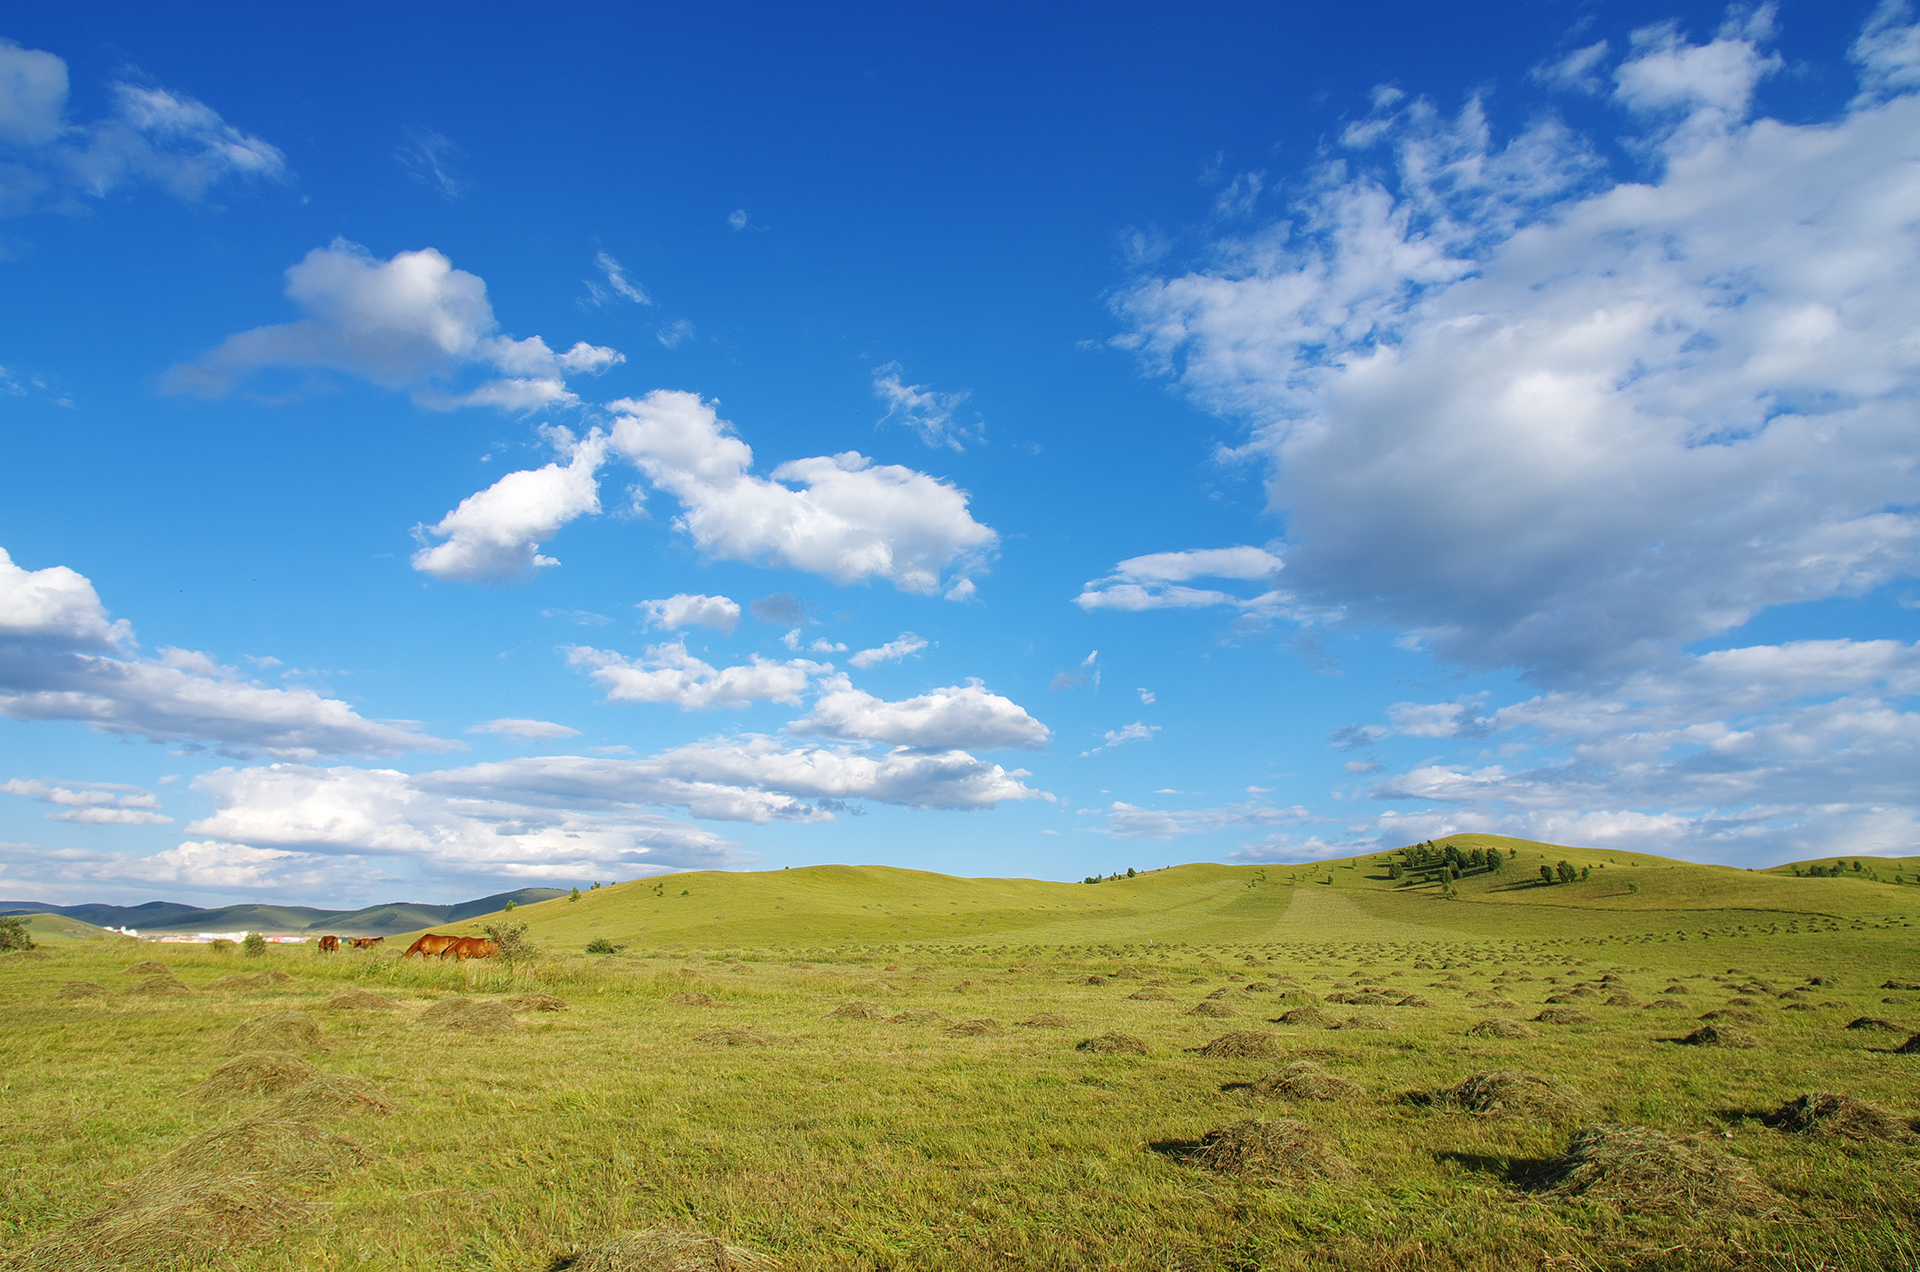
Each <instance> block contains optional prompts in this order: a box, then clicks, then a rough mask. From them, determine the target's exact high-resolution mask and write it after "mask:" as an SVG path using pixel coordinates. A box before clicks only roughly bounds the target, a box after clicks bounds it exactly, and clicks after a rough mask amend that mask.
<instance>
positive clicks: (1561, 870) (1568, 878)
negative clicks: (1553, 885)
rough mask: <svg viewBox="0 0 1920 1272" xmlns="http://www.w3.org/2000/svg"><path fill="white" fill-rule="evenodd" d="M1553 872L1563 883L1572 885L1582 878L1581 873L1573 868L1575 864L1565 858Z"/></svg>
mask: <svg viewBox="0 0 1920 1272" xmlns="http://www.w3.org/2000/svg"><path fill="white" fill-rule="evenodd" d="M1553 872H1554V873H1555V874H1557V875H1559V876H1560V882H1562V883H1572V882H1573V881H1574V880H1575V879H1577V878H1579V877H1580V872H1579V871H1578V870H1575V869H1574V868H1573V863H1572V862H1571V861H1567V860H1565V859H1564V858H1563V859H1562V860H1561V862H1560V864H1559V865H1557V866H1555V867H1554V868H1553Z"/></svg>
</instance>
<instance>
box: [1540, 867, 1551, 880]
mask: <svg viewBox="0 0 1920 1272" xmlns="http://www.w3.org/2000/svg"><path fill="white" fill-rule="evenodd" d="M1540 877H1541V879H1543V880H1545V881H1546V882H1548V883H1552V882H1553V867H1552V866H1541V867H1540Z"/></svg>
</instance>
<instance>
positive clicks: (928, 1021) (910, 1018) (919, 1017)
mask: <svg viewBox="0 0 1920 1272" xmlns="http://www.w3.org/2000/svg"><path fill="white" fill-rule="evenodd" d="M888 1023H890V1024H895V1025H950V1024H952V1023H953V1017H952V1016H949V1015H947V1014H945V1013H944V1012H938V1011H928V1010H925V1009H922V1010H919V1011H903V1012H901V1013H900V1014H899V1015H898V1016H895V1017H893V1018H892V1020H891V1021H889V1022H888Z"/></svg>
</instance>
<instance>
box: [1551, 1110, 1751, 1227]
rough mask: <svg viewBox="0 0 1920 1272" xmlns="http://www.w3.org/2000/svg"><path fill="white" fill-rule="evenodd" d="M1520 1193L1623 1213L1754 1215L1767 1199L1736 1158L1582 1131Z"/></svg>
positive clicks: (1640, 1129) (1694, 1146)
mask: <svg viewBox="0 0 1920 1272" xmlns="http://www.w3.org/2000/svg"><path fill="white" fill-rule="evenodd" d="M1522 1182H1523V1185H1524V1186H1526V1187H1528V1188H1531V1189H1533V1190H1534V1191H1538V1192H1544V1193H1548V1194H1550V1195H1553V1196H1557V1197H1562V1198H1571V1197H1589V1198H1592V1199H1594V1200H1599V1201H1611V1202H1614V1203H1616V1204H1617V1205H1619V1206H1620V1208H1621V1209H1622V1210H1624V1211H1627V1212H1629V1213H1633V1212H1640V1211H1662V1210H1664V1211H1681V1212H1685V1213H1690V1214H1725V1213H1734V1212H1740V1211H1751V1210H1758V1209H1760V1208H1762V1207H1764V1206H1766V1205H1768V1204H1769V1203H1770V1202H1771V1201H1772V1200H1773V1194H1772V1193H1771V1192H1769V1191H1768V1189H1767V1188H1766V1186H1765V1185H1763V1184H1762V1183H1761V1182H1760V1181H1759V1180H1758V1179H1756V1178H1755V1177H1754V1174H1753V1172H1752V1170H1751V1169H1749V1168H1748V1166H1747V1164H1746V1163H1745V1162H1743V1161H1741V1160H1740V1159H1739V1158H1737V1157H1733V1156H1730V1155H1729V1154H1727V1153H1725V1152H1722V1151H1721V1150H1719V1149H1717V1148H1715V1147H1713V1146H1712V1145H1711V1144H1708V1143H1706V1142H1705V1141H1704V1140H1699V1139H1678V1138H1675V1137H1674V1136H1671V1135H1663V1134H1661V1133H1660V1132H1659V1131H1652V1130H1648V1129H1647V1128H1646V1127H1644V1126H1589V1127H1586V1128H1584V1129H1582V1130H1580V1131H1577V1132H1575V1133H1574V1136H1573V1138H1572V1140H1570V1141H1569V1142H1568V1144H1567V1151H1566V1152H1565V1153H1564V1154H1563V1155H1561V1156H1559V1157H1556V1158H1554V1159H1553V1160H1551V1161H1549V1162H1546V1163H1544V1164H1542V1165H1541V1167H1540V1168H1539V1169H1538V1170H1537V1171H1535V1172H1533V1173H1532V1175H1530V1176H1529V1177H1528V1178H1526V1179H1525V1180H1524V1181H1522Z"/></svg>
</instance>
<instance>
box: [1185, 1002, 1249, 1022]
mask: <svg viewBox="0 0 1920 1272" xmlns="http://www.w3.org/2000/svg"><path fill="white" fill-rule="evenodd" d="M1239 1014H1240V1013H1239V1012H1237V1011H1235V1010H1234V1009H1233V1008H1231V1007H1229V1006H1227V1005H1226V1004H1225V1003H1214V1002H1205V1003H1195V1004H1194V1005H1193V1007H1192V1008H1191V1009H1189V1010H1188V1012H1187V1015H1189V1016H1212V1017H1214V1018H1215V1019H1219V1018H1221V1017H1224V1016H1238V1015H1239Z"/></svg>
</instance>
